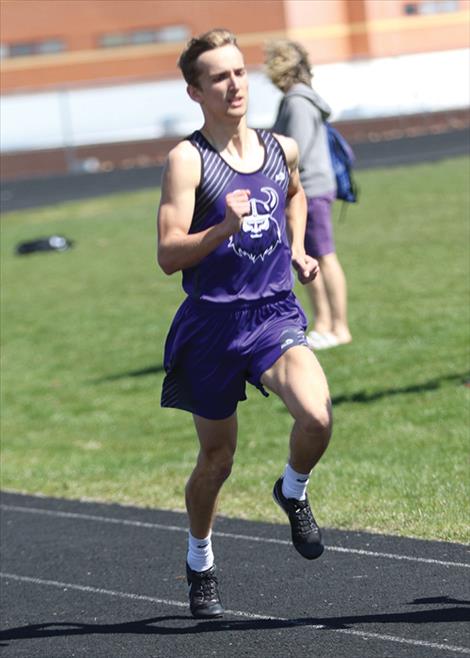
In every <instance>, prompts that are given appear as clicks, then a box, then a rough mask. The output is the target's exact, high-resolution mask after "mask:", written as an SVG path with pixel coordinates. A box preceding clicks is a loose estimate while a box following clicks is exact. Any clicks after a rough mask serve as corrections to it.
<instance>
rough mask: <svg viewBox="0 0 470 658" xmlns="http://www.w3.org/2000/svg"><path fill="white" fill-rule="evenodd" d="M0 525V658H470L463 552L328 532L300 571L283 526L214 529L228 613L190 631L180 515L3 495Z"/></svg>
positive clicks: (223, 522) (469, 601) (230, 522)
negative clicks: (0, 656)
mask: <svg viewBox="0 0 470 658" xmlns="http://www.w3.org/2000/svg"><path fill="white" fill-rule="evenodd" d="M273 504H274V503H273ZM1 518H2V538H3V539H2V543H3V559H2V563H1V579H0V582H1V585H2V606H3V611H2V620H3V631H2V634H1V636H0V646H1V648H2V651H3V655H4V656H5V658H10V657H11V658H13V657H14V658H39V657H41V658H69V657H72V656H77V657H78V656H86V657H87V658H147V657H148V658H150V657H152V658H157V657H158V658H203V657H204V658H207V657H208V656H220V657H221V658H222V657H223V658H232V657H233V658H235V657H237V658H239V657H240V656H250V657H253V658H254V657H257V658H281V657H282V658H286V657H289V658H301V657H302V658H304V657H311V656H318V657H321V658H330V657H331V658H363V657H364V658H379V657H380V658H410V657H413V658H414V657H417V658H418V657H419V658H421V657H423V658H438V657H439V658H450V657H452V656H462V655H470V635H469V624H468V622H469V621H470V583H469V574H470V571H469V569H470V551H469V547H468V546H464V545H460V544H450V543H444V542H431V541H422V540H413V539H408V538H399V537H389V536H382V535H373V534H366V533H358V532H342V531H338V530H328V529H327V530H325V531H324V535H325V543H326V549H325V552H324V554H323V556H322V557H321V558H320V559H319V560H317V561H315V562H309V561H307V560H304V559H303V558H301V557H300V556H299V555H298V554H297V553H296V552H295V550H294V549H293V547H292V546H291V544H290V541H289V528H288V525H287V521H286V524H285V525H283V524H279V525H274V524H264V523H254V522H248V521H241V520H235V519H225V518H219V519H218V520H217V522H216V526H215V531H214V537H213V543H214V549H215V554H216V559H217V564H218V572H219V578H220V590H221V596H222V599H223V602H224V605H225V608H226V611H227V612H226V615H225V617H224V618H223V619H221V620H213V621H198V620H194V619H192V618H191V616H190V614H189V610H188V606H187V599H186V596H187V595H186V583H185V577H184V570H185V553H186V517H185V515H184V514H181V513H177V512H164V511H160V510H152V509H140V508H132V507H123V506H119V505H106V504H97V503H88V502H86V503H84V502H77V501H66V500H60V499H50V498H43V497H33V496H23V495H18V494H10V493H4V494H3V495H2V497H1Z"/></svg>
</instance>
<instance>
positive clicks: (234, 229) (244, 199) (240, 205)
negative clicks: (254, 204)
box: [224, 190, 251, 235]
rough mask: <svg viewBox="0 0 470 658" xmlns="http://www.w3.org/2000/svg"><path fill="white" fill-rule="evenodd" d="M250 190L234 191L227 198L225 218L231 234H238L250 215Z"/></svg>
mask: <svg viewBox="0 0 470 658" xmlns="http://www.w3.org/2000/svg"><path fill="white" fill-rule="evenodd" d="M250 194H251V192H250V190H234V191H233V192H230V193H229V194H227V196H226V197H225V205H226V211H225V218H224V222H225V223H226V224H227V230H229V234H230V235H233V234H234V233H238V231H240V229H241V227H242V222H243V217H244V216H245V215H249V214H250Z"/></svg>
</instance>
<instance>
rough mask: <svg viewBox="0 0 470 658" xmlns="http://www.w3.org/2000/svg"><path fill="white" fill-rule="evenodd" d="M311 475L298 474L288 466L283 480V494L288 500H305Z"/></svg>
mask: <svg viewBox="0 0 470 658" xmlns="http://www.w3.org/2000/svg"><path fill="white" fill-rule="evenodd" d="M309 477H310V473H297V471H294V469H293V468H292V466H289V464H286V468H285V469H284V475H283V480H282V493H283V494H284V496H285V497H286V498H295V499H296V500H305V497H306V495H307V494H306V491H307V485H308V480H309Z"/></svg>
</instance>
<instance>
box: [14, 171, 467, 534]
mask: <svg viewBox="0 0 470 658" xmlns="http://www.w3.org/2000/svg"><path fill="white" fill-rule="evenodd" d="M469 174H470V167H469V160H468V159H466V158H462V159H455V160H449V161H445V162H440V163H435V164H429V165H420V166H414V167H408V168H397V169H391V170H387V171H386V170H380V171H366V172H360V174H359V176H358V178H359V184H360V186H361V190H362V198H361V201H360V204H359V205H358V206H357V207H350V208H349V209H348V214H347V219H346V221H345V222H344V223H341V224H338V223H336V238H337V247H338V252H339V254H340V257H341V261H342V263H343V266H344V268H345V270H346V273H347V277H348V283H349V292H350V319H351V327H352V331H353V334H354V342H353V343H352V344H351V345H349V346H346V347H340V348H336V349H333V350H328V351H326V352H321V353H319V358H320V361H321V363H322V365H323V367H324V369H325V371H326V373H327V376H328V379H329V382H330V387H331V392H332V396H333V400H334V413H335V429H334V437H333V440H332V443H331V445H330V448H329V450H328V452H327V453H326V455H325V457H324V458H323V460H322V461H321V463H320V464H319V466H318V468H317V469H316V473H315V475H314V476H313V477H312V479H311V485H310V497H311V500H312V502H313V506H314V509H315V511H316V516H317V518H318V521H319V522H320V523H321V524H322V525H324V526H329V527H338V528H353V529H368V530H373V531H379V532H387V533H393V534H403V535H409V536H418V537H426V538H439V539H446V540H453V541H468V539H469V531H468V525H467V520H468V512H469V509H468V500H469V499H468V493H469V490H468V474H469V470H468V466H469V465H468V439H469V420H470V417H469V404H468V402H469V400H468V398H469V394H470V388H468V387H466V386H465V382H466V381H467V380H468V379H470V375H469V373H468V367H469V352H468V344H469V326H470V325H469V319H470V318H469V304H468V302H469V278H470V271H469V260H468V246H469V221H468V220H469V203H468V201H469V199H468V197H469V185H468V181H469ZM157 201H158V190H155V191H143V192H139V193H132V194H120V195H116V196H113V197H108V198H101V199H94V200H88V201H85V202H76V203H66V204H62V205H59V206H55V207H49V208H44V209H38V210H33V211H29V210H28V211H22V212H16V213H10V214H8V215H6V216H4V218H3V224H2V234H3V239H2V274H3V276H2V282H3V294H2V341H3V348H2V357H3V367H2V396H3V397H2V410H3V420H2V437H1V438H2V486H3V488H4V489H8V490H16V491H25V492H32V493H37V492H41V493H43V494H47V495H52V496H64V497H69V498H86V499H98V500H106V501H116V502H122V503H133V504H137V505H144V506H152V507H161V508H169V509H183V508H184V499H183V491H184V484H185V481H186V479H187V477H188V475H189V473H190V471H191V468H192V464H193V462H194V459H195V455H196V451H197V448H196V442H195V439H194V432H193V427H192V420H191V418H190V416H189V415H188V414H186V413H184V412H180V411H176V410H162V409H160V407H159V394H160V386H161V382H162V378H163V373H162V367H161V364H162V348H163V342H164V338H165V335H166V332H167V329H168V326H169V323H170V321H171V318H172V316H173V314H174V311H175V309H176V307H177V305H178V304H179V302H180V301H181V300H182V298H183V295H182V292H181V290H180V277H179V275H175V276H173V277H170V278H168V277H165V276H164V275H163V274H162V273H161V272H160V271H159V270H158V269H157V268H156V266H155V264H154V262H155V261H154V240H155V238H154V232H155V231H154V217H155V209H156V205H157ZM337 212H339V208H338V209H337ZM53 233H59V234H64V235H66V236H67V237H69V238H72V239H73V240H75V246H74V248H73V249H72V250H71V251H68V252H64V253H60V254H58V253H42V254H36V255H31V256H27V257H18V256H15V255H14V246H15V244H16V243H17V242H19V241H21V240H27V239H33V238H36V237H40V236H43V235H50V234H53ZM298 294H299V296H300V298H301V299H302V300H304V301H305V297H304V291H303V290H302V289H301V288H299V289H298ZM248 395H249V400H248V401H247V402H245V403H243V404H242V405H241V406H240V408H239V420H240V440H239V448H238V452H237V460H236V464H235V468H234V471H233V474H232V477H231V478H230V480H229V481H228V483H227V484H226V486H225V487H224V490H223V494H222V498H221V504H220V513H221V514H225V515H229V516H239V517H244V518H250V519H260V520H268V521H282V522H285V518H284V517H283V516H282V515H281V512H280V511H279V510H278V508H277V506H275V505H274V504H273V503H272V500H271V488H272V484H273V482H274V480H275V479H276V478H277V477H278V474H279V473H280V471H281V469H282V468H283V465H284V463H285V457H286V448H287V437H288V433H289V428H290V425H291V420H290V418H289V416H288V414H287V413H286V412H285V411H284V410H283V407H282V405H281V404H280V402H279V401H278V400H276V399H275V398H274V397H273V396H271V397H270V398H269V399H268V400H265V399H264V398H262V396H261V395H260V394H259V393H258V392H257V391H256V390H255V389H253V388H252V387H250V390H249V391H248Z"/></svg>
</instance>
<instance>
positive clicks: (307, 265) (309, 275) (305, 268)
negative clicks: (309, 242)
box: [292, 254, 320, 284]
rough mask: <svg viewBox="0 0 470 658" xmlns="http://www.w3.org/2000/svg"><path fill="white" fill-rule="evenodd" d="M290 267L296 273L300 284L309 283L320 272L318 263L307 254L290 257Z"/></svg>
mask: <svg viewBox="0 0 470 658" xmlns="http://www.w3.org/2000/svg"><path fill="white" fill-rule="evenodd" d="M292 266H293V267H294V269H295V270H296V271H297V277H298V279H299V281H300V283H303V284H305V283H310V281H313V279H314V278H315V277H316V276H317V274H318V272H319V271H320V266H319V265H318V261H317V260H315V258H312V257H311V256H308V255H307V254H302V256H292Z"/></svg>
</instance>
